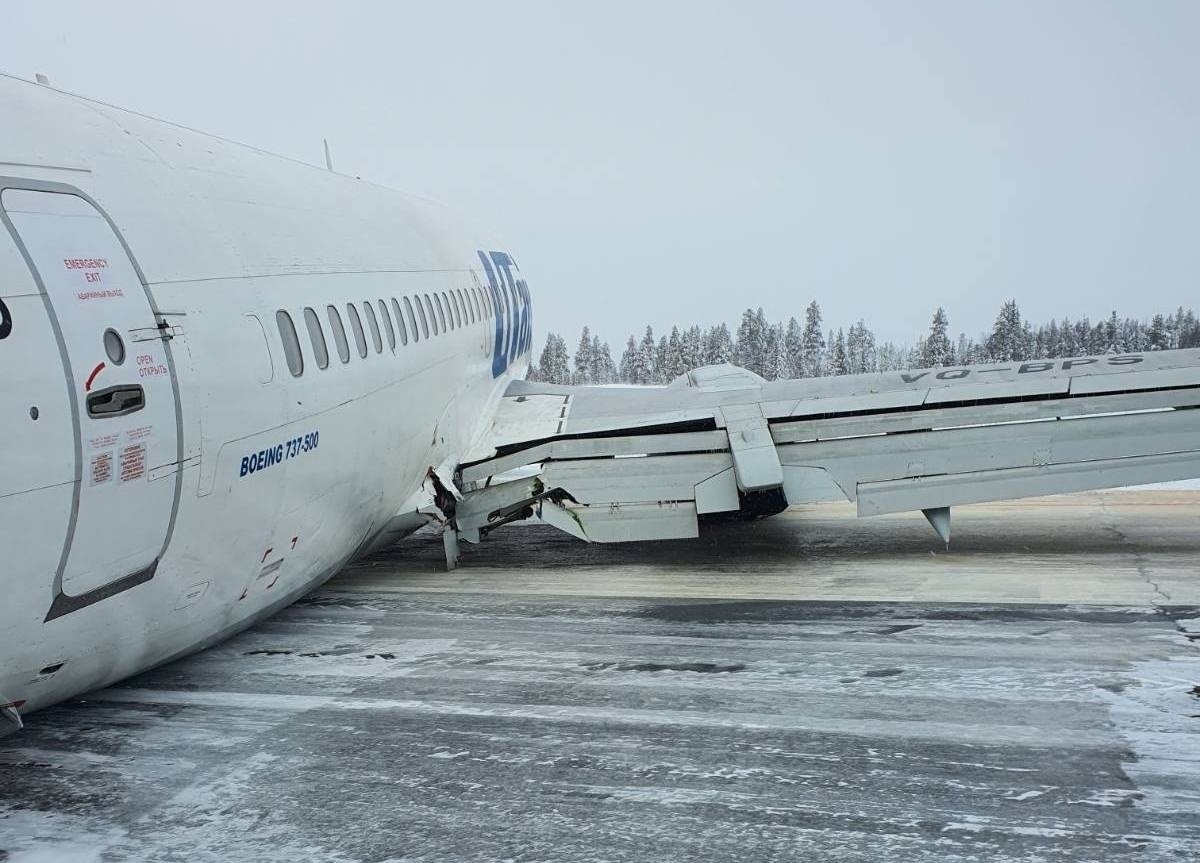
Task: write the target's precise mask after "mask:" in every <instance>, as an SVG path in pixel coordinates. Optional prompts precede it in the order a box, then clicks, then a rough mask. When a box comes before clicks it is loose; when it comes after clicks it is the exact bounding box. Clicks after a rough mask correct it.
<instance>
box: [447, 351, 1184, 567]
mask: <svg viewBox="0 0 1200 863" xmlns="http://www.w3.org/2000/svg"><path fill="white" fill-rule="evenodd" d="M1197 407H1200V350H1180V351H1166V352H1160V353H1148V354H1125V355H1115V356H1102V357H1082V358H1076V359H1066V360H1064V359H1058V360H1045V361H1034V362H1011V363H1000V364H994V365H986V366H962V367H956V368H934V369H916V370H911V371H902V372H886V373H881V374H870V375H856V376H847V377H831V378H816V379H803V380H782V381H765V380H763V379H762V378H760V377H759V376H757V375H755V374H753V373H751V372H748V371H746V370H744V369H739V368H736V367H734V366H729V365H722V366H707V367H704V368H700V369H696V370H695V371H692V372H689V373H688V374H686V375H683V376H681V377H680V378H679V379H677V380H675V381H674V382H673V383H671V384H670V385H669V386H665V387H621V386H614V387H606V386H598V387H589V386H583V387H572V386H555V385H547V384H538V383H531V382H526V381H518V382H515V383H514V384H512V385H511V386H510V387H509V389H508V391H507V393H506V395H505V397H504V399H503V401H502V404H501V406H500V409H499V411H498V413H497V417H496V422H495V424H494V426H493V434H492V438H491V440H490V441H488V442H487V444H486V446H485V448H484V449H483V450H481V451H477V452H474V453H472V454H470V455H469V457H468V459H467V460H466V461H465V462H464V463H463V464H461V465H460V466H459V469H458V471H457V472H456V474H455V484H456V485H457V489H455V490H456V491H460V492H461V495H462V497H461V500H457V501H456V505H455V506H454V509H453V511H452V512H450V513H448V515H449V516H450V518H448V519H447V523H448V525H450V526H451V527H453V528H454V532H455V536H452V537H448V538H447V553H448V556H449V557H450V558H454V557H455V556H456V546H455V545H454V543H455V542H456V540H457V538H458V537H462V538H464V539H466V540H468V541H473V542H474V541H478V540H479V539H480V538H481V537H482V536H483V535H485V534H486V533H487V532H488V531H489V530H491V529H493V528H495V527H497V526H499V525H502V524H506V523H508V522H510V521H513V520H517V519H520V518H537V519H540V520H542V521H545V522H547V523H549V524H553V525H555V526H557V527H559V528H561V529H563V530H565V531H567V532H569V533H571V534H573V535H575V536H577V537H579V538H580V539H583V540H588V541H596V542H621V541H629V540H649V539H671V538H682V537H691V536H696V535H697V534H698V531H699V523H700V521H701V520H702V519H703V518H705V517H729V516H734V517H755V516H759V515H769V514H773V513H775V512H779V511H780V510H782V509H783V508H784V507H786V506H788V505H790V504H803V503H811V502H816V501H822V500H837V499H845V500H849V501H852V502H856V503H857V506H858V514H859V515H860V516H867V515H878V514H882V513H889V512H898V511H904V510H922V511H924V512H925V514H926V516H927V517H928V518H929V520H930V522H931V524H933V526H934V528H935V529H936V530H937V531H938V533H939V534H940V535H942V537H943V538H944V539H946V540H947V541H949V507H951V506H955V505H958V504H966V503H977V502H981V501H992V500H1002V499H1008V498H1021V497H1033V496H1037V495H1045V494H1056V493H1061V492H1073V491H1083V490H1086V489H1097V488H1109V487H1115V486H1123V485H1134V484H1139V483H1147V482H1160V481H1167V480H1177V479H1185V478H1191V477H1197V476H1200V411H1198V410H1196V408H1197ZM452 546H454V547H453V548H452ZM451 563H452V564H453V560H451Z"/></svg>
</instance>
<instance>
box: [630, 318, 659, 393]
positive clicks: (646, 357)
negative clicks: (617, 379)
mask: <svg viewBox="0 0 1200 863" xmlns="http://www.w3.org/2000/svg"><path fill="white" fill-rule="evenodd" d="M654 356H655V348H654V330H653V329H651V328H650V327H649V326H647V327H646V334H645V335H644V336H642V340H641V341H640V342H639V343H638V364H637V370H636V373H635V374H634V376H633V381H632V382H633V383H635V384H652V383H654Z"/></svg>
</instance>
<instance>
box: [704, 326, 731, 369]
mask: <svg viewBox="0 0 1200 863" xmlns="http://www.w3.org/2000/svg"><path fill="white" fill-rule="evenodd" d="M731 362H733V336H731V335H730V334H729V327H728V326H726V325H725V323H724V322H722V323H720V324H718V325H717V326H715V327H712V328H711V329H709V331H708V332H707V333H706V334H705V336H704V365H706V366H715V365H718V364H720V363H731Z"/></svg>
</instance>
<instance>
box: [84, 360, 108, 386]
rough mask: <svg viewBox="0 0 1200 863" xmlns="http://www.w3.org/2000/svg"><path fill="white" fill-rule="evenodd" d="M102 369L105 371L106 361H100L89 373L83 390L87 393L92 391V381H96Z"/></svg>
mask: <svg viewBox="0 0 1200 863" xmlns="http://www.w3.org/2000/svg"><path fill="white" fill-rule="evenodd" d="M102 371H104V363H100V364H98V365H97V366H96V367H95V368H94V369H92V373H91V374H90V375H88V379H87V383H85V384H84V385H83V391H84V392H85V393H90V392H91V391H92V381H94V380H95V379H96V375H98V374H100V372H102Z"/></svg>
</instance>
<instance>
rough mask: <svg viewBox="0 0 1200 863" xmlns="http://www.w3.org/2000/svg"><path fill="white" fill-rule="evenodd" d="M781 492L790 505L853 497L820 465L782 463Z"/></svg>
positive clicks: (850, 498)
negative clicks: (807, 465)
mask: <svg viewBox="0 0 1200 863" xmlns="http://www.w3.org/2000/svg"><path fill="white" fill-rule="evenodd" d="M783 493H784V495H785V496H786V497H787V502H788V503H789V504H790V505H792V506H796V505H797V504H802V503H822V502H825V501H831V500H853V499H854V496H853V494H847V493H846V492H844V491H843V490H842V489H841V487H840V486H838V484H837V483H836V482H834V481H833V477H831V476H830V475H829V471H827V470H825V469H824V468H820V467H796V466H794V465H784V466H783Z"/></svg>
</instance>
